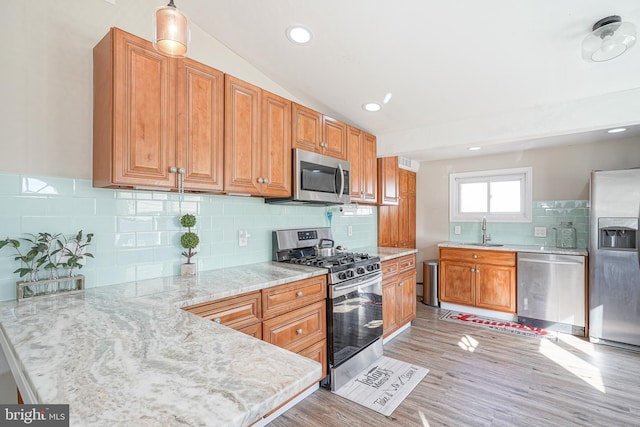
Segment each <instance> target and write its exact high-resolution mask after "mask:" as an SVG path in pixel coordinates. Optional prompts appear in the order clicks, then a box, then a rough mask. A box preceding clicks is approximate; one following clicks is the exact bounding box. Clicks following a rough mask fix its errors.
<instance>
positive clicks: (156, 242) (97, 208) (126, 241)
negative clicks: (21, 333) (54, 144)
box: [0, 174, 377, 300]
mask: <svg viewBox="0 0 640 427" xmlns="http://www.w3.org/2000/svg"><path fill="white" fill-rule="evenodd" d="M0 201H1V205H2V207H3V208H2V209H1V210H0V238H4V237H7V236H9V237H12V238H19V237H25V234H26V233H38V232H51V233H63V234H65V235H67V236H70V235H72V234H74V233H76V232H77V231H78V230H84V232H85V233H94V240H93V242H92V244H91V246H90V247H89V251H90V252H92V253H93V254H94V255H95V259H88V260H87V265H86V266H85V267H84V268H83V269H81V270H80V272H81V273H82V274H84V275H85V276H86V277H87V280H86V283H87V287H95V286H102V285H109V284H114V283H122V282H128V281H134V280H141V279H147V278H152V277H162V276H170V275H176V274H179V272H180V264H182V263H183V262H184V258H183V257H182V256H181V252H182V248H181V247H180V244H179V242H180V236H181V235H182V233H183V232H184V231H186V230H183V229H181V227H180V224H179V221H178V218H179V215H180V213H181V212H182V213H193V214H195V215H196V216H197V224H196V227H195V229H196V231H197V233H198V234H199V236H200V246H199V248H198V252H199V253H198V255H196V257H195V258H194V259H193V260H194V261H195V262H196V263H197V265H198V269H199V270H208V269H215V268H222V267H230V266H236V265H245V264H251V263H255V262H264V261H270V260H271V258H272V253H271V233H272V231H273V230H276V229H284V228H298V227H318V226H328V225H329V223H328V219H327V217H326V211H327V208H325V207H312V206H289V205H270V204H265V203H264V200H263V199H259V198H251V197H239V196H214V195H203V194H185V195H183V198H182V200H181V198H180V196H179V195H178V194H175V193H169V192H160V191H131V190H111V189H100V188H93V187H92V183H91V180H87V179H68V178H59V177H54V178H50V177H34V176H24V175H12V174H0ZM331 210H332V212H333V220H332V230H333V235H334V239H335V241H336V244H339V245H343V246H346V247H348V248H357V247H363V246H376V242H377V209H376V208H375V207H374V208H372V209H370V214H367V215H358V216H352V215H346V214H343V213H341V212H340V211H339V208H337V207H334V208H331ZM348 226H352V231H353V233H352V235H351V236H348V234H347V230H348ZM241 229H246V230H247V231H248V233H249V234H250V235H251V237H250V238H249V242H248V245H247V246H246V247H240V246H239V245H238V231H239V230H241ZM12 255H13V252H12V251H11V250H10V249H9V248H4V249H3V250H1V251H0V300H7V299H13V298H15V282H16V281H17V280H19V277H18V275H17V274H14V273H13V271H14V270H15V269H16V268H18V265H17V262H15V261H14V260H13V257H12Z"/></svg>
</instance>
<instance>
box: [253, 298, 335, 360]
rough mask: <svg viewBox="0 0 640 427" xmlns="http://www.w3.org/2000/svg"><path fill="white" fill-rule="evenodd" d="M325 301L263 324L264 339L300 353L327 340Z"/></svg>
mask: <svg viewBox="0 0 640 427" xmlns="http://www.w3.org/2000/svg"><path fill="white" fill-rule="evenodd" d="M325 307H326V305H325V301H324V300H323V301H320V302H316V303H314V304H311V305H309V306H308V307H304V308H300V309H298V310H294V311H292V312H290V313H286V314H283V315H281V316H278V317H274V318H273V319H269V320H265V321H264V322H263V324H262V339H263V340H264V341H266V342H268V343H271V344H273V345H277V346H278V347H282V348H286V349H287V350H289V351H293V352H294V353H295V352H298V351H301V350H303V349H305V348H307V347H309V346H310V345H312V344H315V343H316V342H318V341H320V340H323V339H325V338H326V308H325Z"/></svg>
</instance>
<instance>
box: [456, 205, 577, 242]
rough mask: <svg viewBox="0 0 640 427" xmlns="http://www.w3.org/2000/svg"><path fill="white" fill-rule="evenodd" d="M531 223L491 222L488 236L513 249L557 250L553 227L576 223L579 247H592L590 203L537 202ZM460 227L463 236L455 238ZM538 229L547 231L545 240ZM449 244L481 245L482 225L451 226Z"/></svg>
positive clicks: (463, 224) (460, 223)
mask: <svg viewBox="0 0 640 427" xmlns="http://www.w3.org/2000/svg"><path fill="white" fill-rule="evenodd" d="M532 215H533V219H532V222H531V223H513V222H489V223H488V224H487V233H488V234H489V235H490V236H491V242H493V243H502V244H513V245H540V246H555V244H556V240H555V239H556V232H555V230H554V227H556V226H558V225H560V223H561V222H569V221H570V222H573V227H574V228H575V229H576V236H577V246H578V247H579V248H588V246H589V201H588V200H543V201H534V202H533V208H532ZM456 226H460V228H461V234H455V227H456ZM535 227H545V228H546V229H547V236H546V237H535V236H534V229H535ZM449 240H451V241H454V242H468V243H477V242H481V241H482V230H481V223H480V222H451V223H449Z"/></svg>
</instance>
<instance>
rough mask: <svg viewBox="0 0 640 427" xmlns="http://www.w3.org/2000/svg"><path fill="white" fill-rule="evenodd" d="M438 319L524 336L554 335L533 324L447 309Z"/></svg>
mask: <svg viewBox="0 0 640 427" xmlns="http://www.w3.org/2000/svg"><path fill="white" fill-rule="evenodd" d="M440 320H446V321H448V322H455V323H461V324H466V325H474V326H482V327H484V328H489V329H493V330H495V331H500V332H509V333H512V334H516V335H523V336H526V337H536V338H543V337H555V333H554V332H552V331H548V330H546V329H542V328H536V327H534V326H528V325H523V324H522V323H516V322H509V321H506V320H496V319H490V318H488V317H482V316H477V315H475V314H467V313H460V312H457V311H447V312H446V313H444V314H443V315H442V316H440Z"/></svg>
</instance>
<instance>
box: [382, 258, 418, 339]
mask: <svg viewBox="0 0 640 427" xmlns="http://www.w3.org/2000/svg"><path fill="white" fill-rule="evenodd" d="M415 318H416V256H415V255H409V256H405V257H401V258H396V259H393V260H389V261H384V262H383V263H382V322H383V335H384V337H387V336H389V335H391V334H392V333H393V332H395V331H396V330H397V329H399V328H401V327H402V326H404V325H406V324H407V323H409V322H411V321H412V320H413V319H415Z"/></svg>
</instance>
